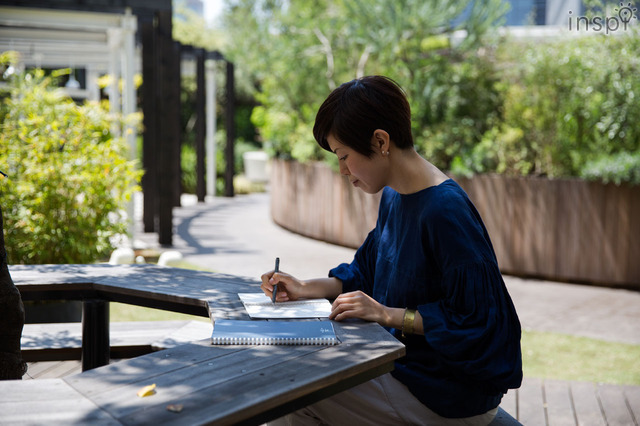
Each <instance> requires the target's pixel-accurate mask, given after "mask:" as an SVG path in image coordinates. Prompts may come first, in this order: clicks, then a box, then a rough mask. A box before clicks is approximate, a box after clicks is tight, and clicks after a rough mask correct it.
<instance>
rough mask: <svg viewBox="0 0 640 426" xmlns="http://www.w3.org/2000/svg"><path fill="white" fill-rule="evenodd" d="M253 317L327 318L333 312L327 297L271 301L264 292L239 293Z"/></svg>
mask: <svg viewBox="0 0 640 426" xmlns="http://www.w3.org/2000/svg"><path fill="white" fill-rule="evenodd" d="M238 297H240V300H241V301H242V304H243V305H244V307H245V309H246V310H247V313H248V314H249V316H250V317H251V318H280V319H284V318H326V317H328V316H329V314H330V313H331V303H329V301H328V300H327V299H301V300H294V301H290V302H276V303H275V304H274V303H272V302H271V299H269V297H267V295H266V294H264V293H238Z"/></svg>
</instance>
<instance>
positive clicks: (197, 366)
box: [91, 345, 322, 422]
mask: <svg viewBox="0 0 640 426" xmlns="http://www.w3.org/2000/svg"><path fill="white" fill-rule="evenodd" d="M209 349H211V348H210V347H199V348H198V349H197V351H200V352H210V351H209ZM221 349H223V351H224V352H227V353H226V355H224V356H216V357H215V358H208V359H203V360H201V361H200V362H197V363H189V364H186V365H185V364H184V363H182V365H180V366H176V367H177V368H175V369H174V370H172V371H168V372H166V373H165V374H161V375H158V374H154V373H155V372H154V371H153V370H151V374H150V375H149V376H145V375H142V376H139V377H137V379H138V381H135V382H129V383H127V384H124V385H122V386H119V387H117V388H114V389H111V390H110V391H108V392H102V393H99V394H95V395H93V396H92V397H91V399H92V400H93V401H94V402H96V403H97V404H98V405H100V406H104V407H108V408H107V410H108V411H109V413H110V414H111V415H112V416H114V417H116V418H118V419H126V418H127V417H128V416H131V415H133V414H134V413H136V412H139V411H142V412H143V413H142V415H141V421H142V422H144V420H143V419H145V418H146V419H148V417H146V414H147V412H148V410H149V409H151V408H152V407H153V406H155V407H158V408H159V410H157V413H158V414H160V417H158V418H157V420H162V415H161V413H162V411H164V406H165V405H166V404H169V403H172V402H174V401H187V400H189V401H190V400H192V399H194V398H197V395H198V394H205V395H207V394H208V396H209V397H210V396H211V394H212V393H213V394H218V393H221V392H222V389H221V388H222V387H224V386H227V387H229V388H230V390H229V393H228V394H226V395H224V398H225V399H227V400H229V399H230V398H231V397H232V396H234V397H235V395H237V394H241V393H243V392H245V391H247V389H244V388H242V387H239V386H238V384H237V382H238V381H239V380H241V379H242V378H243V377H247V376H249V375H251V374H252V372H254V371H260V372H262V373H263V374H264V373H265V372H270V371H272V369H273V368H274V366H276V365H278V364H280V363H284V362H286V361H289V363H290V362H291V361H292V360H293V359H296V358H299V357H303V356H305V355H308V354H309V353H313V352H318V351H320V350H322V348H321V347H314V346H298V347H284V346H275V345H274V346H269V347H264V348H261V350H260V351H259V352H260V355H258V356H257V352H256V351H255V350H252V347H246V346H245V347H243V348H241V349H240V350H237V348H232V347H225V348H221ZM123 363H126V361H123V362H122V363H119V364H120V365H121V364H123ZM289 366H290V367H291V364H289ZM313 374H315V373H313ZM313 374H311V376H313ZM285 376H291V374H288V375H285ZM267 377H268V376H266V375H263V376H262V377H259V378H261V379H262V380H261V381H262V382H264V381H265V380H266V378H267ZM271 379H272V377H269V380H268V381H271ZM261 381H260V380H258V381H257V382H256V383H254V386H258V384H259V383H260V382H261ZM151 383H155V384H156V386H157V389H156V390H157V394H156V395H154V397H153V399H151V398H148V399H147V398H134V397H132V396H134V395H135V394H136V392H137V391H138V390H139V389H140V388H142V387H143V386H146V385H149V384H151ZM185 383H188V386H185ZM180 403H183V402H180ZM209 403H212V401H210V402H209ZM233 405H234V406H235V405H236V404H235V403H234V404H233ZM239 408H241V407H237V406H236V407H235V408H234V410H237V409H239ZM218 409H220V407H218ZM168 414H169V415H170V414H171V413H168ZM154 418H155V417H154ZM125 422H128V421H125Z"/></svg>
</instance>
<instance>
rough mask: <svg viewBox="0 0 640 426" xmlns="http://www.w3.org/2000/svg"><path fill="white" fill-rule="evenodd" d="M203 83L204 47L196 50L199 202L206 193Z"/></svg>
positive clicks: (197, 179) (197, 183)
mask: <svg viewBox="0 0 640 426" xmlns="http://www.w3.org/2000/svg"><path fill="white" fill-rule="evenodd" d="M204 92H205V84H204V49H197V50H196V195H197V196H198V201H199V202H204V196H205V193H206V188H205V179H204V168H205V149H204V137H205V134H204V133H205V109H204V107H205V93H204Z"/></svg>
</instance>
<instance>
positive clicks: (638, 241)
mask: <svg viewBox="0 0 640 426" xmlns="http://www.w3.org/2000/svg"><path fill="white" fill-rule="evenodd" d="M629 193H630V194H631V196H630V206H629V216H630V217H631V218H632V223H631V224H630V230H629V235H640V186H634V187H631V188H629ZM638 259H640V238H631V239H630V241H629V251H628V252H627V271H626V274H625V277H626V280H625V281H626V282H627V283H628V284H632V285H633V287H634V288H636V289H638V288H640V262H638ZM639 421H640V420H639Z"/></svg>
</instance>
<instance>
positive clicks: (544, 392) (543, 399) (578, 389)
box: [23, 321, 640, 426]
mask: <svg viewBox="0 0 640 426" xmlns="http://www.w3.org/2000/svg"><path fill="white" fill-rule="evenodd" d="M209 328H210V326H209V325H208V324H207V323H200V322H196V321H157V322H123V323H112V325H111V327H110V329H111V342H112V350H113V348H120V350H121V351H124V349H122V348H124V347H139V346H143V345H146V346H148V347H149V348H152V347H153V350H161V349H162V348H163V347H172V346H174V345H177V344H180V343H181V342H183V341H185V340H186V341H192V340H197V339H200V338H203V337H202V336H203V335H205V334H208V333H209ZM205 337H206V336H205ZM80 342H81V330H80V324H77V323H67V324H27V325H26V327H25V332H24V334H23V348H24V350H25V354H26V357H27V358H31V359H38V356H37V352H38V351H40V350H43V349H44V348H45V347H48V348H57V349H58V350H62V349H67V350H68V349H72V348H76V349H77V348H79V345H80ZM150 350H151V349H150ZM49 353H51V352H49ZM65 353H66V354H67V355H71V356H73V352H65ZM118 361H119V360H118V359H112V361H111V362H112V363H114V362H118ZM28 365H29V370H28V371H27V374H26V375H25V376H24V377H23V380H32V379H54V378H62V377H66V376H70V375H74V374H78V373H81V372H82V365H81V363H80V361H79V360H77V359H73V360H60V361H33V362H29V363H28ZM501 407H502V408H503V409H504V410H505V411H507V412H508V413H510V414H511V415H512V416H513V417H515V418H516V419H518V420H519V421H520V422H521V423H523V424H524V425H533V426H537V425H544V426H547V425H549V426H551V425H561V426H564V425H576V426H578V425H594V426H595V425H602V426H607V425H609V426H614V425H624V426H628V425H629V426H638V421H639V420H640V386H619V385H609V384H597V383H590V382H567V381H560V380H545V379H538V378H525V379H524V381H523V384H522V387H521V388H520V389H517V390H515V391H514V390H512V391H510V392H509V393H508V394H507V395H506V396H505V397H504V399H503V401H502V404H501Z"/></svg>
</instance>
